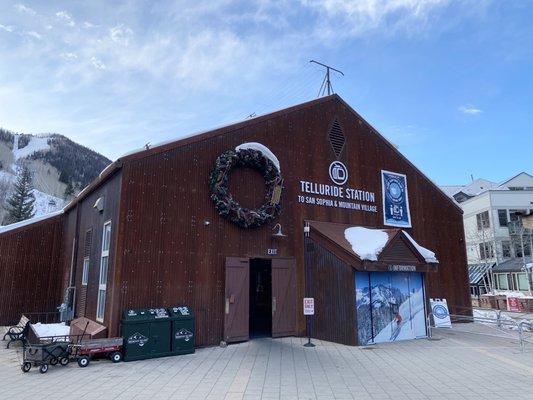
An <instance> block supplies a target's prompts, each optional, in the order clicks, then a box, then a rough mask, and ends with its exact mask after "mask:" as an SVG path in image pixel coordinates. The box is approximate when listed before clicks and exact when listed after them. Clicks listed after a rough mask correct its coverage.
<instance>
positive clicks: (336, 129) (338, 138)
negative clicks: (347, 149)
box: [329, 119, 346, 158]
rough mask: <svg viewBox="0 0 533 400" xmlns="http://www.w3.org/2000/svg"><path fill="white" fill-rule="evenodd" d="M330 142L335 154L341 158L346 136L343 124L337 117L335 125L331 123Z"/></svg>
mask: <svg viewBox="0 0 533 400" xmlns="http://www.w3.org/2000/svg"><path fill="white" fill-rule="evenodd" d="M329 143H330V144H331V148H332V149H333V152H334V153H335V156H336V157H337V158H339V157H340V155H341V153H342V149H344V144H345V143H346V138H345V137H344V133H343V132H342V128H341V125H340V124H339V121H337V119H335V121H333V125H331V129H330V131H329Z"/></svg>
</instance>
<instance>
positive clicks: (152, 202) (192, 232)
mask: <svg viewBox="0 0 533 400" xmlns="http://www.w3.org/2000/svg"><path fill="white" fill-rule="evenodd" d="M335 118H337V119H338V121H339V123H340V125H341V126H342V128H343V131H344V135H345V136H346V145H345V148H344V150H343V151H342V154H341V157H340V161H342V162H343V163H344V164H345V165H346V166H347V167H348V170H349V172H350V177H349V180H348V183H349V185H350V187H359V188H364V189H367V190H370V191H373V192H374V193H375V194H376V202H375V204H376V205H377V206H378V212H377V213H369V212H357V211H353V210H346V209H339V208H333V207H320V206H312V205H306V204H301V203H298V200H297V196H298V194H300V180H307V181H313V182H319V183H329V182H330V179H329V175H328V167H329V164H330V163H331V162H332V161H333V160H335V159H336V158H335V155H334V154H333V150H332V148H331V146H330V143H329V137H328V134H329V128H330V125H331V123H332V121H333V120H334V119H335ZM244 142H260V143H262V144H264V145H265V146H267V147H268V148H269V149H270V150H272V152H273V153H274V154H276V156H277V157H278V158H279V160H280V162H281V170H282V175H283V177H284V179H285V184H284V186H285V188H284V192H283V195H282V213H281V215H280V216H279V218H278V219H277V221H276V222H280V223H281V224H282V226H283V230H284V232H285V233H286V234H287V237H286V238H284V239H281V240H276V239H274V238H273V237H272V231H271V229H272V225H273V224H272V225H265V226H262V227H260V228H256V229H249V230H244V229H241V228H238V227H237V226H235V225H234V224H232V223H231V222H228V221H227V220H225V219H224V218H222V217H220V216H219V215H217V213H216V211H215V208H214V206H213V204H212V201H211V199H210V197H209V187H208V180H209V174H210V172H211V169H212V167H213V165H214V162H215V160H216V158H217V157H218V156H219V155H220V154H222V153H223V152H224V151H226V150H228V149H233V148H235V146H237V145H239V144H241V143H244ZM381 169H386V170H390V171H397V172H401V173H405V174H406V175H407V180H408V187H409V200H410V207H411V218H412V224H413V228H412V229H408V230H407V231H408V232H409V233H410V234H411V235H412V236H413V237H414V238H415V239H416V240H417V241H418V242H419V243H420V244H421V245H423V246H425V247H428V248H430V249H432V250H435V251H436V253H437V256H438V257H439V260H440V266H439V268H438V272H434V273H430V274H428V279H427V282H428V283H427V289H428V292H427V293H428V297H446V298H447V299H448V301H449V304H451V305H452V307H453V305H459V306H466V305H468V304H469V291H468V285H467V273H466V254H465V249H464V236H463V235H464V234H463V230H462V215H461V212H460V210H459V209H458V208H457V207H456V206H455V205H454V204H453V203H452V202H451V201H450V200H449V199H448V198H446V197H445V195H444V194H443V193H442V192H441V191H440V190H439V189H437V188H436V187H435V185H434V184H433V183H431V182H430V181H429V180H428V179H427V178H425V177H423V176H422V175H421V174H420V172H419V171H418V170H417V169H415V168H414V167H413V166H412V164H410V163H409V162H408V161H407V160H406V159H405V158H404V157H403V156H401V155H400V154H399V153H398V152H397V150H396V149H395V148H394V147H393V146H392V145H391V144H390V143H388V142H387V141H385V140H384V139H383V138H382V137H381V136H379V134H377V133H376V132H375V131H374V130H373V128H372V127H371V126H370V125H368V124H367V123H366V122H365V121H363V120H362V119H361V118H360V117H359V116H358V115H357V114H356V113H355V112H354V111H353V110H352V109H351V108H349V107H348V106H346V104H345V103H344V102H342V101H341V100H339V99H338V98H336V97H331V98H329V99H326V100H323V101H320V102H314V103H311V104H307V105H303V106H299V107H296V108H293V109H291V110H289V111H282V112H278V113H275V114H273V115H271V116H270V117H269V118H266V119H265V118H263V119H261V118H260V119H257V120H250V121H246V122H243V123H241V124H237V125H235V126H231V127H227V128H223V129H220V130H217V131H214V132H210V133H207V134H205V135H202V136H199V137H193V138H190V139H185V140H184V141H183V142H181V143H180V144H179V145H175V144H170V145H167V146H164V147H163V148H161V149H150V150H147V151H146V152H144V153H141V154H135V155H132V156H129V157H126V158H125V159H124V160H123V169H122V173H123V182H122V189H121V206H120V209H121V211H120V220H121V223H122V226H121V228H120V229H121V233H120V238H119V244H118V246H119V249H120V252H119V254H118V255H117V256H118V257H119V261H118V264H117V273H120V274H121V277H120V280H119V282H117V285H118V284H120V285H121V290H120V295H119V297H120V299H119V301H118V304H119V306H118V309H117V311H116V312H117V313H119V312H121V311H122V310H124V309H127V308H135V307H155V306H171V305H174V304H179V303H185V304H188V305H189V306H191V307H193V309H194V310H195V312H196V316H197V324H196V326H197V332H196V333H197V338H198V343H199V344H200V345H208V344H216V343H218V342H219V341H220V340H221V338H222V336H223V322H224V260H225V257H231V256H233V257H265V256H267V249H269V248H276V249H277V250H278V256H279V257H285V258H286V257H295V259H296V277H297V301H298V302H300V301H301V299H302V297H303V285H304V268H303V265H304V262H303V246H304V243H303V234H302V229H303V223H304V221H305V220H315V221H328V222H339V223H347V224H353V225H363V226H369V227H377V228H383V215H382V211H381V203H382V199H381V175H380V170H381ZM230 181H231V190H232V194H233V196H234V197H235V198H236V199H237V200H238V201H239V202H241V203H242V204H245V205H252V206H253V205H257V204H260V203H261V202H262V201H263V196H264V183H263V181H262V179H261V177H260V175H259V174H256V173H254V172H253V171H240V170H235V171H234V172H232V177H231V180H230ZM206 221H207V222H209V224H205V222H206ZM118 265H119V266H120V267H118ZM119 271H120V272H119ZM117 315H118V314H117ZM297 326H298V332H299V334H303V333H304V329H305V324H304V319H303V316H302V315H301V313H298V323H297ZM118 329H119V327H118V321H116V323H115V324H114V325H112V326H110V330H111V333H112V334H115V333H116V332H118Z"/></svg>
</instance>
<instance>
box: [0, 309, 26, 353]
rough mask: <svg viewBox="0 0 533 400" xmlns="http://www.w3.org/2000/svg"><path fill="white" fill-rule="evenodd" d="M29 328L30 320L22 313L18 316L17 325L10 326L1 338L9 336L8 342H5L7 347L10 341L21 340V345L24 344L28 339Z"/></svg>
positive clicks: (4, 338)
mask: <svg viewBox="0 0 533 400" xmlns="http://www.w3.org/2000/svg"><path fill="white" fill-rule="evenodd" d="M29 330H30V320H29V319H28V317H26V316H25V315H24V314H23V315H22V316H21V317H20V321H19V322H18V324H17V325H13V326H11V327H10V328H9V329H8V330H7V332H6V333H5V335H4V337H3V338H2V340H6V337H9V342H7V346H6V348H8V349H9V345H10V344H11V342H16V341H19V342H22V344H23V345H25V344H26V342H27V340H28V332H29Z"/></svg>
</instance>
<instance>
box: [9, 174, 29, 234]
mask: <svg viewBox="0 0 533 400" xmlns="http://www.w3.org/2000/svg"><path fill="white" fill-rule="evenodd" d="M13 189H14V192H13V194H12V195H11V196H10V197H9V198H8V199H7V200H6V203H7V207H6V209H7V212H8V215H7V221H8V222H9V223H15V222H20V221H24V220H26V219H29V218H31V217H33V215H34V214H35V211H34V209H33V203H35V196H34V195H33V183H32V176H31V172H30V170H29V168H28V167H27V166H26V165H22V166H21V167H20V169H19V173H18V177H17V182H16V183H15V185H14V187H13Z"/></svg>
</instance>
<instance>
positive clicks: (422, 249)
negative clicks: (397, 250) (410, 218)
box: [403, 231, 439, 263]
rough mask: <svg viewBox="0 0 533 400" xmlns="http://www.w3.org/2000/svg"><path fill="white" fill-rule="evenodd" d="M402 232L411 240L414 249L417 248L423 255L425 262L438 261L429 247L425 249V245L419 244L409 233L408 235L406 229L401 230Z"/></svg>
mask: <svg viewBox="0 0 533 400" xmlns="http://www.w3.org/2000/svg"><path fill="white" fill-rule="evenodd" d="M403 233H404V234H405V236H407V239H409V240H410V241H411V243H412V244H413V246H415V247H416V249H417V250H418V252H419V253H420V254H422V257H424V259H425V260H426V262H429V263H438V262H439V260H437V257H435V253H434V252H432V251H431V250H429V249H426V248H425V247H423V246H420V245H419V244H418V243H417V242H416V241H415V240H414V239H413V238H412V237H411V235H409V234H408V233H407V232H406V231H403Z"/></svg>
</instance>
